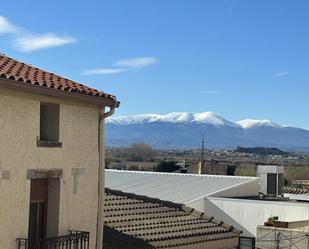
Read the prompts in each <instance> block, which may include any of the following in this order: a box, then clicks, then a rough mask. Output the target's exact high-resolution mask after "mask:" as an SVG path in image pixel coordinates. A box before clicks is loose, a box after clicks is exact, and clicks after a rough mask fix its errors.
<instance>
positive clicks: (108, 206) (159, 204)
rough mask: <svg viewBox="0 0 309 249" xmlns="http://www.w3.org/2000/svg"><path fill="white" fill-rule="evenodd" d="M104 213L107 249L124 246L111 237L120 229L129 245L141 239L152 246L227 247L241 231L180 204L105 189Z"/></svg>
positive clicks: (234, 242) (231, 244)
mask: <svg viewBox="0 0 309 249" xmlns="http://www.w3.org/2000/svg"><path fill="white" fill-rule="evenodd" d="M104 213H105V226H107V227H108V231H105V232H106V234H105V236H104V241H106V243H110V244H109V246H106V247H104V248H107V249H119V248H123V247H119V246H118V247H117V245H115V244H119V243H121V241H120V240H119V241H117V243H116V242H115V243H112V241H111V239H112V238H115V237H116V235H118V237H121V236H120V235H119V233H122V234H125V235H126V236H125V238H124V240H125V241H126V243H127V245H128V246H129V244H130V243H140V242H138V241H140V240H142V241H144V242H147V246H152V248H188V249H189V248H225V247H232V246H237V245H238V237H239V234H240V232H239V231H237V230H235V229H234V228H233V227H232V226H229V225H226V224H224V223H223V222H219V221H216V220H215V219H214V218H213V217H208V216H206V215H205V214H203V213H199V212H196V211H194V209H192V208H189V207H186V206H184V205H181V204H175V203H172V202H167V201H162V200H159V199H154V198H149V197H145V196H140V195H134V194H128V193H123V192H121V191H115V190H110V189H106V197H105V204H104ZM107 232H109V234H110V235H109V234H108V233H107ZM134 240H135V241H134ZM108 241H109V242H108ZM125 248H127V247H125ZM128 248H134V246H132V247H128ZM135 248H151V247H142V246H141V247H135Z"/></svg>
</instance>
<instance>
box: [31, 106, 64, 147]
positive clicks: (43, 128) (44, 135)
mask: <svg viewBox="0 0 309 249" xmlns="http://www.w3.org/2000/svg"><path fill="white" fill-rule="evenodd" d="M43 108H44V109H43ZM53 108H55V109H53ZM44 110H45V111H44ZM43 115H46V116H45V119H44V117H43ZM48 115H54V118H55V117H56V118H57V119H56V121H54V120H50V119H52V118H53V117H50V116H48ZM44 122H45V123H44ZM59 139H60V105H59V104H54V103H46V102H41V103H40V136H39V137H37V141H36V142H37V147H51V148H55V147H62V143H61V142H60V141H59Z"/></svg>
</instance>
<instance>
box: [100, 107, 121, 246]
mask: <svg viewBox="0 0 309 249" xmlns="http://www.w3.org/2000/svg"><path fill="white" fill-rule="evenodd" d="M116 107H117V105H116V106H114V107H111V108H110V111H109V112H106V113H105V107H103V108H102V109H101V111H100V117H99V183H98V188H99V189H98V217H97V219H98V220H97V238H96V249H103V233H104V193H105V191H104V187H105V181H104V180H105V179H104V176H105V173H104V169H105V148H104V146H105V145H104V143H105V138H104V135H105V132H104V131H105V129H104V127H105V119H106V118H107V117H109V116H111V115H113V114H114V113H115V109H116Z"/></svg>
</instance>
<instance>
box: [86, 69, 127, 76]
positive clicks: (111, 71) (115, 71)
mask: <svg viewBox="0 0 309 249" xmlns="http://www.w3.org/2000/svg"><path fill="white" fill-rule="evenodd" d="M125 71H128V70H127V69H125V68H97V69H90V70H87V71H85V72H84V73H83V74H84V75H95V74H118V73H122V72H125Z"/></svg>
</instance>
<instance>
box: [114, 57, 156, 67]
mask: <svg viewBox="0 0 309 249" xmlns="http://www.w3.org/2000/svg"><path fill="white" fill-rule="evenodd" d="M157 63H159V61H158V60H157V59H156V58H154V57H138V58H129V59H122V60H119V61H116V62H115V65H116V66H119V67H134V68H142V67H147V66H150V65H153V64H157Z"/></svg>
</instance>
